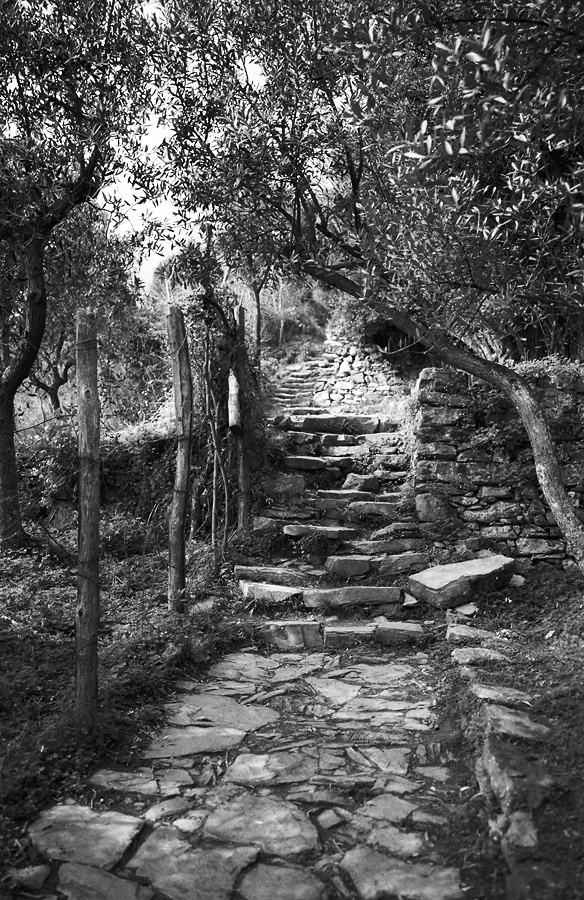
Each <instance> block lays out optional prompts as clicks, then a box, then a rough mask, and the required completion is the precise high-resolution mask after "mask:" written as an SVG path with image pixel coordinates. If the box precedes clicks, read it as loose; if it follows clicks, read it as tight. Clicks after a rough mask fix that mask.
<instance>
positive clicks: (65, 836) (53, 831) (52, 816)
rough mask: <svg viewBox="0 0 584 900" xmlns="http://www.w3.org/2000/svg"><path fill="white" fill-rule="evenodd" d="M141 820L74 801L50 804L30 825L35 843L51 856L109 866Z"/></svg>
mask: <svg viewBox="0 0 584 900" xmlns="http://www.w3.org/2000/svg"><path fill="white" fill-rule="evenodd" d="M143 824H144V823H143V822H142V820H141V819H137V818H135V817H134V816H125V815H123V814H122V813H118V812H111V811H109V810H107V811H105V812H94V810H92V809H90V808H89V807H88V806H80V805H79V804H77V803H71V804H65V805H62V806H61V805H60V806H53V807H52V808H51V809H47V810H45V811H44V812H42V813H41V814H40V816H39V817H38V819H35V821H34V822H33V823H32V825H31V826H30V828H29V834H30V837H31V840H32V843H33V845H34V847H35V848H36V849H37V850H40V852H41V853H45V854H46V855H47V856H48V857H49V858H50V859H60V860H65V861H66V862H75V863H85V864H86V865H88V866H98V867H99V868H102V869H112V868H113V867H114V866H115V864H116V863H117V862H119V861H120V859H121V858H122V856H123V855H124V853H125V852H126V850H127V849H128V847H129V846H130V844H131V843H132V841H133V840H134V838H135V837H136V835H137V834H138V833H139V832H140V830H141V828H142V825H143Z"/></svg>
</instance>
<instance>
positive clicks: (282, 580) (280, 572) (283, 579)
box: [233, 566, 317, 587]
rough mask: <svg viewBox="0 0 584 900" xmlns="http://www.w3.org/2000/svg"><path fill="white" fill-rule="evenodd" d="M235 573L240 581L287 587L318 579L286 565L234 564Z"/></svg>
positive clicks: (302, 585) (304, 584)
mask: <svg viewBox="0 0 584 900" xmlns="http://www.w3.org/2000/svg"><path fill="white" fill-rule="evenodd" d="M233 573H234V575H235V577H236V578H237V579H239V580H240V581H259V582H262V583H263V584H268V583H269V584H280V585H284V586H285V587H306V586H307V585H310V584H314V582H315V581H316V580H317V579H316V578H315V576H314V575H310V574H309V573H307V572H302V571H299V570H298V569H292V568H288V567H285V566H234V567H233Z"/></svg>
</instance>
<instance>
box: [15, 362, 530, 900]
mask: <svg viewBox="0 0 584 900" xmlns="http://www.w3.org/2000/svg"><path fill="white" fill-rule="evenodd" d="M292 375H293V379H294V380H293V381H291V382H290V384H289V385H286V384H284V385H283V388H284V390H283V392H282V397H281V401H280V402H282V403H284V402H287V400H288V399H289V398H288V395H290V396H291V397H296V395H297V391H298V382H299V381H301V380H302V379H304V378H306V379H309V380H310V377H312V376H311V371H308V370H307V371H304V370H298V371H297V370H296V369H294V370H293V373H292ZM313 380H314V379H313ZM307 385H308V381H307ZM313 389H314V385H312V382H310V385H309V386H308V387H307V394H306V398H305V399H306V400H307V401H309V402H310V403H311V402H312V401H311V397H312V394H311V391H312V390H313ZM303 397H304V395H303ZM398 424H399V423H395V422H392V421H389V420H387V419H385V418H383V417H379V416H375V415H373V416H371V415H352V414H348V413H346V412H343V411H341V412H340V413H338V414H331V412H330V411H328V412H326V411H324V410H319V409H316V408H314V407H313V406H312V405H310V406H308V407H307V408H306V409H303V408H292V409H290V410H284V411H283V413H282V415H279V416H277V417H276V419H275V420H274V421H273V423H272V427H273V428H274V429H275V430H276V431H280V432H281V434H280V439H281V438H282V434H283V435H285V442H286V446H287V447H288V452H289V454H290V455H288V456H285V457H284V461H283V465H284V472H283V473H282V474H281V475H280V476H279V477H276V478H273V479H272V480H271V481H266V482H265V484H264V490H265V493H266V497H267V502H266V507H265V508H264V509H260V511H259V515H258V517H256V520H255V523H254V528H255V529H256V530H257V531H259V532H260V533H263V531H267V533H270V534H273V535H279V536H280V538H281V541H282V547H284V546H285V544H286V542H288V544H289V547H288V550H287V552H286V553H284V555H283V556H277V557H272V558H271V559H268V560H262V561H261V564H259V565H257V564H256V563H255V562H254V560H253V559H252V560H250V561H249V563H248V564H245V565H239V566H236V567H235V573H234V574H235V576H236V577H237V578H238V579H239V584H240V589H241V594H242V605H243V607H244V608H246V609H247V610H248V611H251V616H250V620H249V621H248V622H247V624H248V625H249V629H248V633H249V634H252V633H253V634H254V636H255V637H256V638H257V639H258V641H263V643H264V644H267V645H268V648H270V647H271V648H272V652H271V653H269V650H266V652H265V653H260V652H258V651H256V650H255V649H254V647H249V648H247V649H245V650H240V651H239V652H237V653H231V654H230V655H228V656H226V657H225V658H224V659H222V660H221V661H220V662H217V663H216V664H215V665H213V666H211V667H210V668H209V669H208V671H207V672H206V673H205V675H204V676H201V680H199V681H189V682H183V683H181V684H179V685H178V686H177V694H176V696H175V697H174V698H173V699H172V701H171V702H169V703H168V707H167V713H168V715H167V725H166V727H165V728H164V729H163V730H162V731H161V733H159V734H158V735H156V736H155V737H154V738H153V740H152V742H151V743H150V745H149V746H148V747H147V748H146V749H145V750H144V752H143V760H142V765H141V766H139V767H137V768H134V769H131V770H128V771H124V772H122V771H110V770H104V769H102V770H100V771H97V772H95V773H94V774H93V776H92V778H91V780H90V784H91V786H92V788H93V789H94V791H95V802H94V803H93V806H92V807H88V806H84V805H80V804H78V803H77V802H76V801H74V800H70V801H66V802H65V803H63V804H59V805H57V806H54V807H52V808H50V809H48V810H46V811H44V812H43V813H42V814H41V815H40V816H39V817H38V818H37V819H36V821H34V822H33V823H32V824H31V826H30V830H29V833H30V837H31V839H32V841H33V844H34V846H35V847H36V848H37V849H38V850H39V851H40V852H41V853H43V854H44V855H45V857H47V858H48V860H49V861H50V866H49V865H42V866H36V867H32V869H31V870H30V871H24V872H23V871H21V872H18V873H13V874H14V877H15V879H18V883H19V884H20V885H21V886H22V888H23V890H24V893H23V894H22V895H21V896H22V897H29V896H35V897H44V898H45V900H56V898H57V897H59V898H63V897H65V898H68V900H386V898H389V897H391V898H402V900H459V898H462V897H463V896H465V894H464V891H463V889H464V885H463V884H462V883H461V873H460V871H459V870H458V869H457V868H456V867H455V866H454V865H453V864H452V857H451V854H452V852H453V847H454V848H455V849H456V842H455V841H454V842H453V841H452V840H451V839H449V829H450V826H451V824H452V823H455V822H456V820H457V818H458V816H459V810H460V802H461V799H462V796H463V794H464V796H465V797H466V796H468V794H469V791H474V790H475V785H476V781H475V777H474V774H473V773H472V772H471V768H470V767H469V766H468V763H469V760H467V759H464V760H462V759H458V758H457V755H456V753H457V749H456V748H457V744H456V742H455V741H453V740H452V738H451V736H449V735H448V732H446V731H443V730H441V729H442V726H441V723H440V722H439V721H438V718H437V709H436V692H437V689H438V687H439V685H440V683H441V677H442V673H443V663H441V662H440V661H438V660H436V659H435V658H432V657H431V656H430V655H429V654H428V653H426V652H422V650H421V648H425V647H426V646H428V645H429V643H430V644H431V641H429V640H428V638H429V636H431V634H430V632H429V629H428V627H425V625H421V624H420V623H419V621H416V622H412V621H409V620H408V615H410V616H411V612H410V610H411V608H412V605H414V606H415V605H416V604H418V603H419V602H420V601H422V602H428V603H430V604H432V607H430V609H431V610H432V612H431V615H434V613H436V614H437V615H438V613H437V612H436V610H435V609H434V608H433V607H434V606H435V607H438V608H439V609H440V608H441V607H457V609H456V611H454V612H452V613H447V614H446V615H445V614H444V612H441V613H440V615H441V616H442V617H443V618H446V621H445V622H443V624H444V625H446V623H447V622H449V623H450V624H449V625H448V629H447V630H446V640H447V641H449V642H450V643H452V644H456V645H468V644H474V645H479V646H456V647H455V649H454V650H453V651H452V654H451V656H452V660H453V662H454V663H456V664H458V665H459V666H460V667H461V668H460V671H461V673H462V674H465V676H466V678H467V679H468V680H469V682H470V683H471V684H472V691H473V693H474V696H475V698H476V701H477V704H478V706H479V708H480V709H481V716H482V721H483V723H484V727H485V729H486V731H487V732H488V733H489V735H490V737H489V740H488V742H487V743H486V744H485V750H484V753H483V757H482V767H483V768H482V770H481V771H483V775H482V780H483V783H484V784H487V783H490V785H491V787H490V788H489V787H488V784H487V787H486V788H485V790H487V789H488V790H492V791H494V793H495V794H497V795H498V794H500V795H501V796H500V797H499V799H500V801H501V805H502V808H503V809H504V810H505V811H506V812H507V811H509V817H508V818H509V822H510V823H511V825H510V829H509V832H508V834H507V835H506V837H505V840H506V841H507V845H508V847H510V848H511V850H510V851H509V854H511V851H513V847H515V846H517V847H518V848H519V850H520V851H521V853H523V852H524V850H525V848H528V847H534V846H536V844H537V836H536V834H535V830H534V827H533V823H532V821H531V818H530V813H529V810H527V811H526V810H522V809H519V811H517V810H516V807H517V805H518V804H519V806H520V803H519V799H517V798H518V797H519V793H520V788H519V787H517V785H516V782H517V783H519V782H521V783H523V781H524V780H525V779H523V773H524V771H528V769H529V762H528V761H527V762H525V763H524V761H523V757H521V759H518V757H517V752H518V751H516V748H515V746H514V747H513V748H511V749H512V750H513V754H514V755H512V759H511V757H510V755H509V754H510V753H511V750H510V748H509V746H507V744H505V743H504V742H505V741H507V740H508V739H509V740H511V741H513V742H514V745H515V743H517V742H523V743H527V744H529V743H530V742H534V741H541V740H543V739H544V738H545V735H546V733H547V731H548V728H547V726H545V725H544V724H541V723H537V722H534V721H532V720H531V719H530V717H529V716H528V715H527V713H526V712H524V711H523V710H522V709H521V707H522V706H524V705H526V704H527V705H528V704H529V700H530V698H527V697H526V696H525V695H522V694H520V693H519V692H517V691H514V690H512V689H511V687H506V686H503V687H502V688H501V687H494V686H492V685H491V684H490V683H489V681H490V679H489V675H488V672H487V673H483V674H485V675H486V678H485V679H484V680H485V684H480V683H478V681H477V678H478V674H477V672H476V670H474V669H472V667H473V666H477V665H478V666H480V665H483V663H485V662H486V661H489V660H496V661H497V663H498V664H505V662H506V661H507V660H506V657H505V654H504V651H505V648H506V640H505V639H504V638H502V639H501V638H500V637H499V636H497V635H494V634H493V635H490V634H489V633H488V632H485V631H482V630H480V629H473V628H471V627H469V626H468V624H465V622H467V621H468V620H467V619H466V616H465V615H464V614H463V613H469V614H472V612H476V606H474V605H473V604H468V603H467V604H466V606H460V605H459V604H461V603H463V602H464V601H466V600H468V599H471V598H472V595H473V592H474V591H475V590H476V589H477V588H478V586H479V585H480V584H482V585H483V589H496V588H498V587H500V586H501V585H503V584H507V583H509V582H510V580H511V579H512V562H513V561H512V560H510V559H507V558H506V557H493V556H489V557H488V559H486V560H485V559H484V558H479V559H475V560H470V561H467V562H465V563H458V564H454V565H445V566H437V565H436V562H439V559H437V558H436V557H435V555H433V554H434V548H433V545H432V541H431V539H429V538H428V536H427V535H426V533H425V531H424V529H423V523H422V524H420V523H418V522H417V521H416V520H415V518H414V517H413V516H412V515H408V512H407V508H406V507H407V485H408V475H409V460H408V456H407V453H406V452H405V447H406V442H405V441H404V439H403V435H400V433H399V432H398V430H397V429H398ZM348 451H350V455H348ZM301 472H303V473H304V474H300V473H301ZM270 494H271V499H269V498H270ZM404 504H405V505H404ZM404 509H405V512H404ZM303 542H304V544H303ZM431 563H433V564H434V565H433V566H431V567H430V569H429V570H428V571H427V572H424V571H421V570H423V569H425V568H426V567H427V566H428V565H429V564H431ZM408 575H409V576H410V578H409V580H408V581H407V586H408V590H409V591H410V595H408V594H407V593H404V579H405V578H407V576H408ZM412 594H413V595H414V596H411V595H412ZM416 598H419V599H416ZM299 606H300V608H303V610H304V615H301V616H300V618H298V608H299ZM291 612H293V613H294V614H295V616H296V618H294V619H292V620H290V619H287V618H286V616H287V615H289V614H290V613H291ZM270 613H271V614H273V615H275V618H274V619H273V620H271V621H270V620H269V619H267V615H268V614H270ZM331 613H339V614H340V615H331ZM350 616H353V620H351V619H350V618H348V617H350ZM387 617H389V618H387ZM418 619H419V617H418ZM430 624H432V623H430ZM347 645H348V649H347ZM341 648H345V649H341ZM282 650H286V651H289V652H284V653H283V652H280V651H282ZM500 651H503V652H500ZM268 654H269V655H268ZM515 707H519V709H516V708H515ZM500 737H502V739H503V743H501V742H500V741H499V738H500ZM461 752H462V751H461ZM526 759H527V757H526ZM509 766H511V768H509ZM526 766H527V768H526ZM529 771H531V770H529ZM526 777H527V776H526ZM461 778H462V779H463V780H464V779H466V778H468V783H463V784H461ZM529 778H530V779H532V780H533V778H535V779H536V780H538V785H540V786H541V788H542V790H543V789H544V788H545V787H546V785H547V781H546V778H545V777H544V776H543V775H533V773H532V774H529ZM461 789H466V790H461ZM510 798H513V799H510ZM511 810H516V811H515V812H513V811H511ZM513 852H514V851H513ZM509 854H508V855H509ZM521 858H522V857H521ZM31 890H32V891H33V892H34V893H32V894H31V893H30V891H31ZM41 891H44V893H40V892H41ZM57 892H58V893H57ZM17 896H18V895H17ZM522 896H523V895H522ZM525 896H528V895H527V894H525Z"/></svg>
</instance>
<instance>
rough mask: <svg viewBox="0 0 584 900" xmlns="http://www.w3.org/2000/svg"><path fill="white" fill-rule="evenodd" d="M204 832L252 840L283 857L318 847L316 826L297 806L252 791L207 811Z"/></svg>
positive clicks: (224, 838)
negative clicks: (210, 811) (254, 793)
mask: <svg viewBox="0 0 584 900" xmlns="http://www.w3.org/2000/svg"><path fill="white" fill-rule="evenodd" d="M205 836H206V837H213V838H216V839H218V840H220V841H233V842H234V843H236V844H254V845H256V846H257V847H259V849H260V850H262V851H263V852H264V853H270V854H273V855H275V856H281V857H283V858H284V859H285V858H287V857H289V856H297V855H298V854H299V853H304V852H305V851H307V850H318V849H319V848H320V842H319V839H318V833H317V831H316V828H315V827H314V825H312V823H311V822H310V819H309V818H308V816H306V815H305V814H304V813H303V812H302V811H301V810H299V809H298V808H297V807H296V806H294V805H293V804H292V803H289V802H287V801H285V800H272V799H270V798H269V797H256V796H254V795H253V794H244V795H243V796H242V797H239V798H238V799H236V800H233V801H232V802H231V803H226V804H225V805H223V806H220V807H219V809H217V810H215V812H213V813H211V815H210V816H209V818H208V819H207V821H206V823H205Z"/></svg>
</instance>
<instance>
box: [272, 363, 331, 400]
mask: <svg viewBox="0 0 584 900" xmlns="http://www.w3.org/2000/svg"><path fill="white" fill-rule="evenodd" d="M334 371H335V365H334V362H333V360H332V358H331V359H327V358H326V357H323V358H322V359H318V360H307V361H306V362H303V363H292V364H291V365H288V366H286V367H285V369H284V371H283V372H282V375H281V378H280V380H279V382H278V385H277V386H276V389H275V390H274V392H273V395H272V403H273V404H274V407H276V408H280V407H288V406H291V405H294V406H307V407H312V405H313V403H314V400H313V398H314V394H315V392H316V390H317V388H318V387H319V386H320V385H322V384H323V382H324V381H325V380H326V379H327V378H328V377H329V376H331V375H332V374H334Z"/></svg>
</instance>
